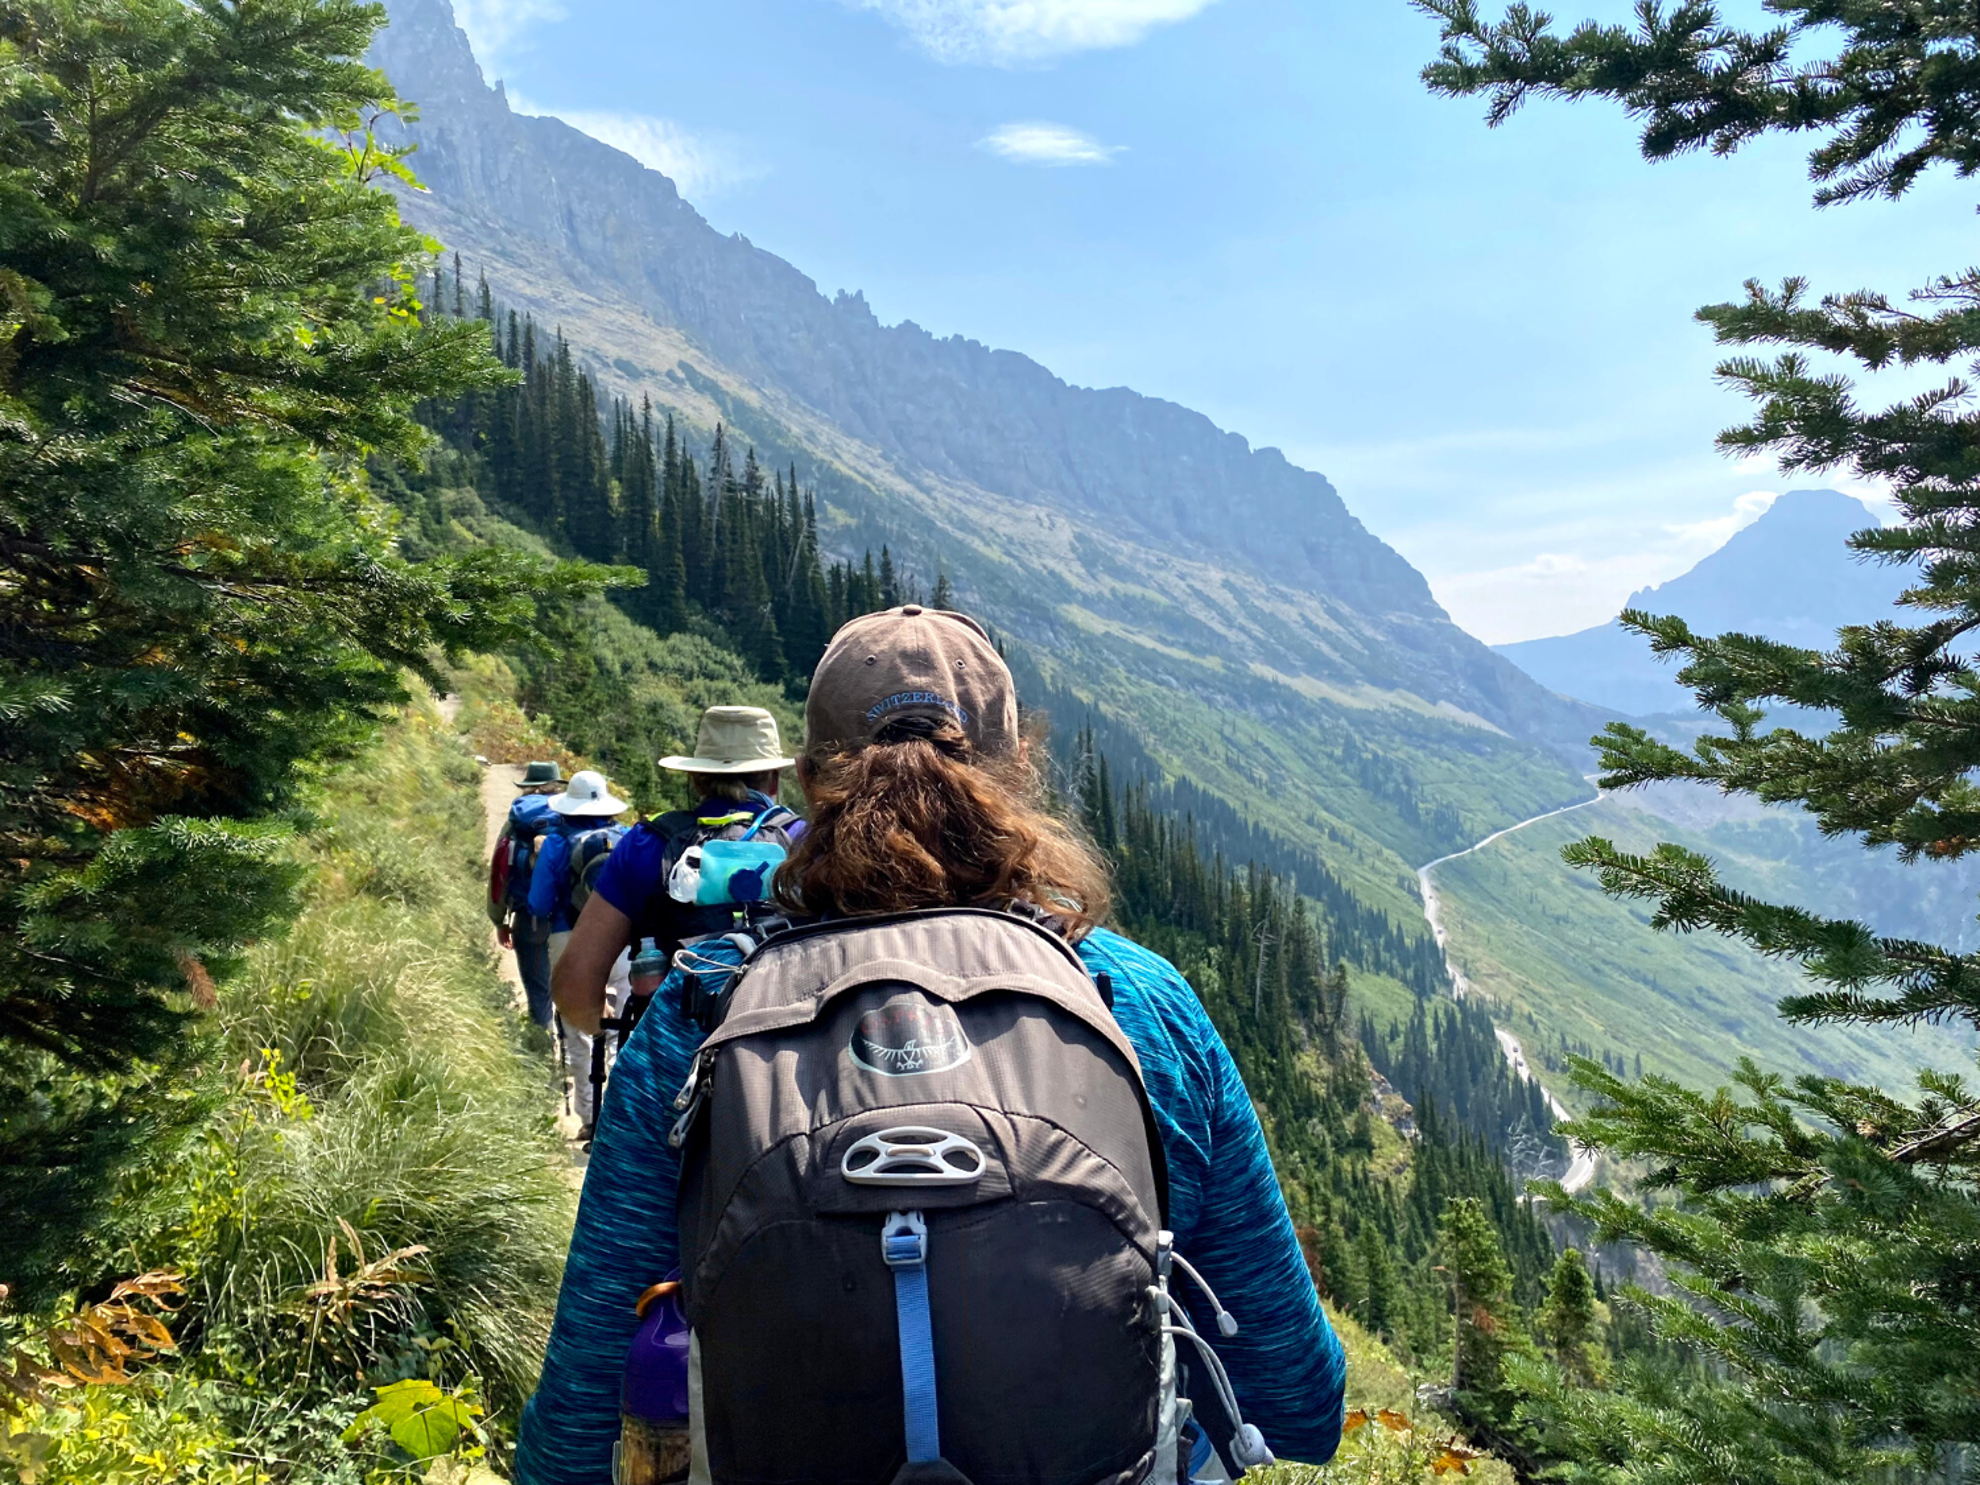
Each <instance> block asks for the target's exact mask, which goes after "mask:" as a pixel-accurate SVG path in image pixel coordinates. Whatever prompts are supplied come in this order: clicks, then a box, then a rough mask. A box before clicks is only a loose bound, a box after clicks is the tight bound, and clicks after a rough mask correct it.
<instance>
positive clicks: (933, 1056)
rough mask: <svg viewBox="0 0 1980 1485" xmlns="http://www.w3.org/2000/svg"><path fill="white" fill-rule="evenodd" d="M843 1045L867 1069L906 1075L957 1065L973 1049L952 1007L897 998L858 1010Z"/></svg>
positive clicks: (962, 1061) (935, 1071)
mask: <svg viewBox="0 0 1980 1485" xmlns="http://www.w3.org/2000/svg"><path fill="white" fill-rule="evenodd" d="M846 1050H847V1051H848V1052H849V1053H850V1054H851V1056H852V1060H853V1062H854V1063H855V1064H857V1065H858V1066H860V1067H863V1068H865V1069H866V1070H867V1071H868V1072H872V1073H879V1074H880V1076H882V1077H883V1078H912V1077H917V1076H919V1075H920V1074H922V1073H938V1072H947V1071H948V1070H949V1069H950V1068H952V1067H961V1066H962V1065H963V1064H964V1063H965V1062H967V1061H969V1059H970V1057H971V1055H972V1054H973V1053H974V1050H975V1049H974V1048H972V1047H971V1046H970V1044H969V1038H968V1037H966V1036H964V1035H963V1029H962V1022H961V1021H959V1020H957V1019H956V1013H955V1010H954V1009H953V1008H952V1007H950V1006H946V1005H927V1004H924V1003H922V1002H920V1001H901V1002H899V1003H897V1004H895V1005H883V1006H881V1007H880V1008H879V1009H878V1010H872V1011H868V1012H867V1013H866V1014H865V1015H863V1016H861V1017H860V1018H859V1025H857V1026H855V1027H854V1028H853V1036H852V1043H851V1045H850V1046H848V1047H847V1049H846Z"/></svg>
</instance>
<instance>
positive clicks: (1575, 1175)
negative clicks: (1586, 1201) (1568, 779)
mask: <svg viewBox="0 0 1980 1485" xmlns="http://www.w3.org/2000/svg"><path fill="white" fill-rule="evenodd" d="M1602 799H1603V796H1602V795H1601V794H1599V793H1598V794H1597V795H1596V796H1595V797H1594V798H1593V799H1584V800H1582V801H1581V802H1580V803H1579V804H1570V805H1564V806H1562V807H1561V808H1560V809H1557V810H1548V811H1547V812H1546V813H1545V814H1544V815H1535V816H1534V817H1533V818H1532V819H1530V820H1521V821H1520V822H1519V823H1518V824H1517V825H1508V826H1507V827H1506V828H1505V829H1504V830H1495V831H1494V832H1493V833H1492V834H1490V835H1488V836H1486V837H1485V839H1483V840H1481V841H1479V842H1478V843H1477V844H1476V845H1471V846H1466V847H1465V848H1464V849H1463V850H1462V851H1453V852H1451V854H1450V855H1448V856H1439V857H1438V858H1437V859H1436V860H1435V861H1432V862H1430V863H1428V864H1427V865H1425V866H1421V867H1418V868H1417V872H1416V885H1417V889H1418V890H1419V891H1420V892H1421V894H1422V897H1423V916H1424V919H1425V920H1426V921H1427V922H1428V923H1429V924H1430V932H1431V933H1432V934H1433V935H1434V936H1435V937H1436V940H1437V949H1438V952H1439V953H1441V954H1442V955H1443V956H1444V968H1445V970H1446V971H1447V972H1448V973H1449V974H1450V977H1451V993H1452V994H1454V995H1455V996H1456V997H1457V998H1458V999H1459V1000H1462V999H1464V997H1465V995H1466V993H1467V992H1468V991H1469V990H1470V989H1471V982H1470V981H1469V980H1467V979H1466V978H1465V977H1464V971H1462V970H1460V969H1459V968H1458V967H1457V965H1456V964H1454V963H1452V961H1451V950H1450V943H1449V940H1448V935H1447V932H1446V930H1445V928H1444V918H1443V901H1442V899H1440V898H1439V897H1438V896H1437V885H1436V882H1435V881H1434V880H1433V879H1432V876H1431V873H1433V872H1435V871H1436V869H1437V868H1438V867H1440V866H1443V865H1446V864H1448V863H1449V862H1452V861H1457V860H1461V859H1462V858H1464V857H1466V856H1470V855H1472V854H1474V853H1475V852H1478V851H1482V850H1484V849H1485V848H1486V847H1487V846H1489V845H1491V844H1492V843H1493V842H1494V841H1501V840H1504V839H1505V838H1506V837H1507V836H1509V835H1516V834H1518V833H1519V832H1520V831H1522V830H1524V829H1526V827H1527V826H1529V825H1538V824H1539V823H1540V822H1541V821H1543V820H1555V819H1558V818H1560V817H1561V816H1562V815H1571V814H1573V813H1574V812H1575V811H1576V810H1585V809H1587V808H1588V806H1590V805H1591V804H1600V803H1601V802H1602ZM1492 1030H1493V1033H1494V1035H1496V1036H1497V1037H1498V1039H1499V1050H1500V1051H1502V1052H1504V1053H1505V1055H1506V1061H1507V1062H1508V1063H1510V1064H1511V1065H1512V1070H1513V1071H1514V1072H1515V1073H1516V1074H1518V1076H1519V1080H1520V1081H1521V1082H1522V1083H1536V1082H1539V1079H1538V1078H1537V1077H1535V1076H1534V1072H1533V1068H1532V1065H1531V1064H1529V1063H1528V1062H1527V1060H1526V1049H1525V1048H1524V1047H1522V1046H1521V1045H1520V1043H1519V1038H1518V1037H1516V1036H1514V1035H1513V1034H1512V1033H1511V1032H1510V1031H1507V1030H1506V1029H1505V1028H1504V1027H1503V1026H1494V1027H1493V1028H1492ZM1540 1091H1541V1092H1542V1093H1544V1094H1546V1095H1547V1106H1548V1107H1549V1108H1551V1109H1552V1110H1553V1111H1554V1117H1555V1118H1556V1119H1566V1118H1568V1117H1570V1116H1569V1114H1568V1111H1567V1107H1566V1105H1564V1104H1563V1103H1562V1102H1561V1101H1560V1100H1559V1099H1558V1098H1556V1097H1554V1095H1553V1093H1552V1092H1551V1091H1550V1090H1549V1089H1548V1088H1547V1087H1546V1086H1545V1085H1544V1084H1543V1085H1542V1086H1541V1089H1540ZM1569 1154H1570V1156H1571V1158H1570V1160H1569V1161H1568V1168H1567V1174H1566V1175H1565V1176H1563V1177H1561V1185H1562V1186H1563V1187H1564V1188H1565V1189H1566V1190H1567V1191H1569V1192H1570V1193H1573V1192H1579V1191H1586V1190H1587V1189H1588V1188H1589V1187H1590V1186H1592V1185H1593V1184H1594V1183H1595V1152H1594V1151H1593V1150H1587V1149H1583V1148H1582V1147H1581V1146H1580V1145H1572V1146H1570V1147H1569Z"/></svg>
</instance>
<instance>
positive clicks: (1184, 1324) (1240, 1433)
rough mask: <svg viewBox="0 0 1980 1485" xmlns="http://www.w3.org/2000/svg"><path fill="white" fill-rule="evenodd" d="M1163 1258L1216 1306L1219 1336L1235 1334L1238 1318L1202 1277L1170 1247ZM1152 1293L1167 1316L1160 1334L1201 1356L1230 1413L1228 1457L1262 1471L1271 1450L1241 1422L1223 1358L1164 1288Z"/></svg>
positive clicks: (1254, 1430)
mask: <svg viewBox="0 0 1980 1485" xmlns="http://www.w3.org/2000/svg"><path fill="white" fill-rule="evenodd" d="M1166 1256H1167V1257H1168V1258H1169V1260H1170V1261H1171V1262H1173V1263H1174V1264H1175V1265H1177V1266H1178V1267H1180V1268H1181V1269H1182V1271H1183V1272H1184V1273H1185V1274H1187V1275H1188V1276H1189V1278H1190V1279H1191V1280H1193V1281H1194V1282H1195V1284H1196V1287H1197V1288H1198V1289H1200V1290H1202V1291H1203V1294H1204V1297H1205V1298H1207V1299H1208V1300H1209V1301H1210V1303H1211V1304H1212V1305H1213V1306H1214V1307H1215V1309H1216V1312H1217V1331H1218V1333H1219V1334H1220V1335H1222V1336H1223V1337H1224V1338H1225V1339H1227V1340H1228V1339H1229V1338H1230V1337H1232V1336H1234V1335H1236V1334H1237V1332H1238V1323H1237V1318H1236V1317H1235V1316H1234V1315H1232V1314H1231V1312H1230V1311H1229V1310H1227V1309H1225V1308H1224V1303H1223V1301H1222V1300H1220V1299H1218V1298H1217V1295H1216V1293H1215V1291H1213V1290H1212V1289H1211V1288H1210V1286H1209V1285H1208V1284H1207V1283H1205V1282H1204V1279H1203V1275H1201V1274H1199V1273H1198V1272H1197V1271H1196V1269H1195V1268H1194V1266H1192V1265H1191V1264H1190V1263H1189V1261H1188V1260H1187V1259H1185V1258H1183V1257H1182V1256H1181V1255H1180V1254H1178V1253H1177V1252H1176V1251H1175V1250H1174V1249H1173V1248H1170V1249H1168V1250H1167V1253H1166ZM1153 1292H1154V1294H1155V1295H1156V1297H1157V1298H1156V1303H1157V1304H1158V1305H1159V1306H1160V1307H1161V1309H1162V1312H1163V1314H1164V1315H1165V1316H1166V1317H1167V1319H1166V1320H1165V1322H1164V1324H1163V1326H1162V1333H1163V1334H1164V1335H1167V1336H1170V1337H1173V1338H1175V1339H1178V1340H1186V1341H1188V1342H1189V1343H1190V1344H1191V1345H1193V1346H1194V1347H1195V1348H1196V1350H1197V1352H1198V1353H1199V1354H1200V1355H1201V1356H1202V1357H1203V1360H1204V1363H1205V1365H1206V1366H1207V1368H1208V1370H1209V1372H1210V1382H1211V1385H1212V1387H1214V1388H1215V1390H1216V1393H1217V1400H1218V1401H1219V1402H1220V1403H1222V1404H1223V1407H1224V1411H1225V1412H1226V1413H1227V1414H1229V1416H1230V1419H1231V1423H1232V1426H1233V1427H1234V1428H1235V1429H1236V1432H1235V1433H1234V1434H1233V1435H1232V1436H1231V1446H1230V1447H1231V1458H1232V1459H1234V1460H1235V1461H1236V1462H1237V1464H1238V1467H1239V1468H1240V1469H1241V1470H1253V1469H1263V1468H1264V1467H1265V1466H1267V1465H1269V1464H1271V1463H1272V1462H1273V1458H1272V1451H1271V1449H1270V1448H1269V1447H1268V1446H1267V1445H1266V1443H1265V1435H1264V1434H1262V1433H1260V1432H1259V1431H1258V1428H1257V1426H1256V1425H1254V1424H1250V1423H1246V1422H1245V1421H1244V1413H1243V1410H1242V1409H1240V1408H1239V1407H1238V1400H1237V1393H1236V1391H1235V1390H1234V1389H1233V1388H1232V1386H1231V1374H1230V1373H1229V1372H1228V1371H1226V1370H1225V1369H1224V1360H1223V1358H1222V1357H1221V1356H1219V1355H1218V1354H1217V1351H1216V1348H1215V1347H1213V1346H1212V1345H1211V1344H1210V1342H1209V1341H1208V1340H1206V1339H1205V1338H1204V1336H1203V1335H1202V1333H1201V1332H1199V1331H1198V1330H1197V1328H1196V1327H1195V1325H1193V1324H1192V1323H1191V1322H1190V1318H1189V1313H1188V1311H1186V1310H1185V1309H1184V1308H1183V1306H1182V1304H1181V1303H1180V1302H1179V1301H1178V1300H1177V1299H1176V1298H1175V1297H1174V1296H1172V1295H1171V1294H1170V1293H1169V1292H1168V1290H1167V1288H1166V1287H1157V1288H1156V1289H1155V1290H1154V1291H1153Z"/></svg>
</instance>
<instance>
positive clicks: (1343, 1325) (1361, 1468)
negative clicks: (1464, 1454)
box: [1245, 1305, 1514, 1485]
mask: <svg viewBox="0 0 1980 1485" xmlns="http://www.w3.org/2000/svg"><path fill="white" fill-rule="evenodd" d="M1327 1319H1328V1321H1329V1322H1330V1323H1331V1324H1332V1325H1333V1327H1334V1334H1335V1335H1337V1336H1339V1337H1340V1339H1341V1349H1342V1350H1344V1351H1345V1352H1346V1353H1347V1363H1348V1373H1347V1406H1348V1409H1349V1411H1350V1413H1352V1412H1353V1411H1354V1410H1355V1409H1361V1410H1363V1411H1364V1412H1366V1413H1368V1414H1370V1415H1374V1414H1377V1413H1380V1412H1382V1411H1384V1410H1387V1411H1389V1412H1390V1413H1391V1414H1395V1413H1400V1414H1402V1415H1403V1416H1404V1417H1405V1418H1407V1419H1408V1420H1409V1421H1410V1423H1411V1424H1413V1425H1414V1427H1413V1428H1412V1429H1410V1430H1409V1431H1408V1432H1406V1433H1404V1432H1398V1431H1396V1430H1395V1429H1392V1428H1390V1427H1388V1426H1386V1425H1384V1424H1382V1423H1380V1422H1373V1423H1369V1424H1367V1425H1365V1426H1363V1427H1361V1428H1357V1429H1355V1430H1354V1431H1353V1432H1352V1433H1350V1434H1349V1435H1348V1436H1347V1438H1346V1439H1345V1440H1344V1441H1343V1442H1342V1445H1341V1452H1340V1453H1339V1454H1338V1455H1336V1456H1335V1458H1334V1462H1333V1463H1332V1464H1330V1465H1327V1466H1325V1467H1322V1468H1315V1467H1313V1466H1310V1465H1301V1464H1282V1465H1276V1466H1274V1467H1273V1468H1271V1469H1269V1470H1263V1471H1260V1472H1258V1473H1257V1474H1252V1475H1246V1476H1245V1478H1246V1479H1247V1480H1255V1481H1257V1482H1258V1485H1433V1482H1435V1481H1437V1480H1440V1479H1468V1480H1471V1481H1474V1482H1476V1485H1512V1481H1513V1478H1514V1477H1513V1472H1512V1471H1511V1470H1510V1469H1508V1468H1507V1467H1506V1466H1505V1465H1504V1464H1503V1463H1501V1462H1500V1461H1498V1460H1496V1459H1490V1458H1484V1459H1477V1460H1473V1461H1471V1462H1470V1463H1471V1473H1470V1474H1469V1475H1464V1476H1459V1475H1455V1474H1450V1475H1442V1476H1440V1475H1437V1474H1436V1473H1434V1472H1433V1470H1432V1468H1431V1465H1430V1463H1429V1462H1428V1461H1430V1460H1433V1459H1434V1458H1435V1457H1436V1455H1437V1454H1438V1453H1439V1452H1441V1451H1440V1450H1439V1449H1438V1448H1436V1445H1437V1444H1438V1443H1440V1442H1441V1441H1443V1440H1445V1439H1448V1438H1449V1437H1451V1435H1452V1433H1453V1426H1452V1424H1451V1423H1450V1422H1449V1420H1448V1419H1445V1418H1443V1417H1442V1416H1440V1415H1439V1414H1438V1413H1436V1412H1435V1411H1434V1410H1432V1409H1430V1408H1427V1407H1423V1406H1421V1405H1420V1404H1419V1403H1418V1402H1417V1398H1416V1384H1415V1381H1414V1379H1413V1378H1412V1377H1411V1376H1410V1374H1409V1371H1408V1369H1407V1368H1405V1367H1404V1366H1403V1365H1402V1363H1401V1362H1399V1361H1397V1360H1396V1358H1395V1355H1394V1354H1393V1353H1392V1352H1391V1351H1390V1350H1389V1348H1388V1347H1387V1346H1384V1345H1383V1344H1382V1342H1381V1341H1380V1340H1379V1339H1378V1338H1377V1337H1375V1336H1373V1335H1371V1334H1370V1333H1369V1332H1368V1331H1367V1330H1365V1329H1363V1328H1362V1326H1361V1325H1360V1324H1358V1323H1357V1322H1356V1321H1355V1320H1354V1319H1353V1317H1351V1316H1348V1315H1343V1314H1342V1313H1340V1311H1338V1310H1336V1309H1335V1308H1334V1307H1333V1306H1332V1305H1329V1306H1327Z"/></svg>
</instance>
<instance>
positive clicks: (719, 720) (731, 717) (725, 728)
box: [660, 706, 797, 774]
mask: <svg viewBox="0 0 1980 1485" xmlns="http://www.w3.org/2000/svg"><path fill="white" fill-rule="evenodd" d="M660 766H661V767H662V768H671V769H673V770H674V771H675V772H676V773H699V774H731V773H770V772H773V771H775V770H778V769H784V768H795V767H796V766H797V760H796V759H795V758H789V757H786V756H785V755H784V743H783V739H782V738H780V737H779V736H778V735H777V719H776V718H775V717H773V716H771V715H770V713H768V712H766V711H765V710H764V709H763V708H762V707H760V706H711V707H710V708H708V710H707V711H705V712H703V713H702V714H701V735H700V736H699V737H697V738H696V739H695V742H694V756H693V757H691V758H690V757H684V756H682V755H680V754H678V753H677V754H675V755H674V756H673V757H671V758H662V759H661V760H660Z"/></svg>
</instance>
